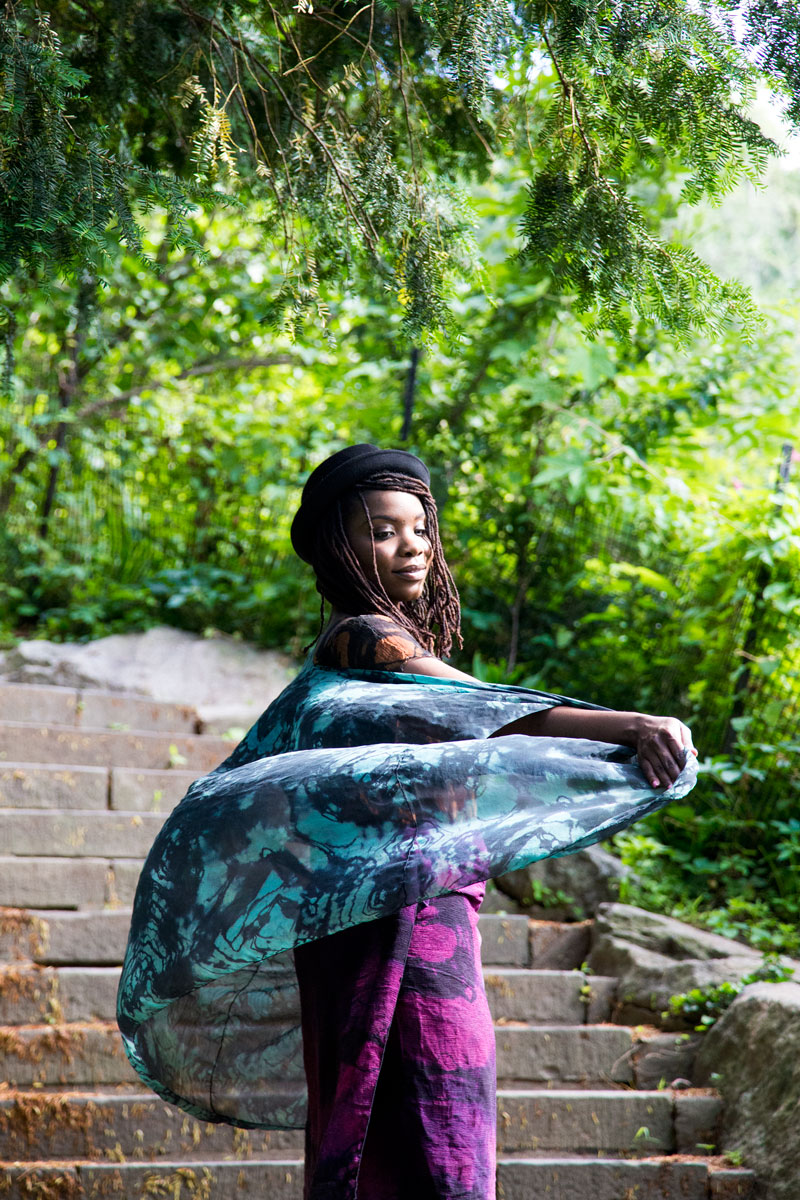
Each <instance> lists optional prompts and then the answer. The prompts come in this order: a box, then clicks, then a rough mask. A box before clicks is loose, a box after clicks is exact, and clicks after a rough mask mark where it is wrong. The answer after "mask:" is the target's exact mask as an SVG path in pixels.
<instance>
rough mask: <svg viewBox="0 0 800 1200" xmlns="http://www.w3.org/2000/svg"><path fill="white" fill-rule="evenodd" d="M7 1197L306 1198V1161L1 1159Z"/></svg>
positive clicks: (135, 1199) (137, 1199)
mask: <svg viewBox="0 0 800 1200" xmlns="http://www.w3.org/2000/svg"><path fill="white" fill-rule="evenodd" d="M0 1171H1V1172H2V1173H3V1175H4V1176H5V1179H4V1185H3V1200H31V1197H41V1198H42V1200H56V1197H58V1200H145V1197H147V1198H148V1200H149V1198H152V1200H243V1198H246V1197H252V1200H266V1198H268V1200H302V1195H303V1163H302V1160H300V1159H297V1158H295V1159H291V1160H286V1161H279V1162H265V1161H262V1162H243V1161H236V1160H234V1161H232V1162H224V1161H218V1160H209V1161H199V1162H181V1161H180V1160H179V1159H178V1160H167V1161H165V1162H163V1163H158V1164H153V1163H125V1162H110V1163H96V1162H81V1163H75V1162H63V1163H52V1164H48V1163H39V1162H34V1163H25V1164H23V1165H20V1164H19V1163H0Z"/></svg>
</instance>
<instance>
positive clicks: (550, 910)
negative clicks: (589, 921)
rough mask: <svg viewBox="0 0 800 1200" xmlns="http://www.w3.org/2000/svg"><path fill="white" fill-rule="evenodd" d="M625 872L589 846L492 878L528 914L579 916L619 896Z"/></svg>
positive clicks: (611, 858)
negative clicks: (561, 856) (573, 852)
mask: <svg viewBox="0 0 800 1200" xmlns="http://www.w3.org/2000/svg"><path fill="white" fill-rule="evenodd" d="M627 875H628V868H627V867H624V866H623V865H622V863H621V862H620V861H619V859H618V858H615V857H614V855H613V854H609V853H608V851H607V850H603V849H602V847H600V846H589V848H588V849H587V850H579V851H578V852H577V853H576V854H568V855H566V856H565V857H564V858H545V859H542V861H541V862H536V863H531V865H530V866H528V867H522V868H521V869H520V870H519V871H509V872H508V874H507V875H501V876H500V877H499V878H498V879H496V880H495V883H496V884H497V887H498V888H499V890H500V891H501V892H503V893H505V895H506V896H508V897H510V898H511V899H512V900H514V901H515V902H516V904H517V905H518V906H519V907H520V908H521V909H524V910H525V911H527V912H529V913H531V915H532V916H546V917H551V918H552V919H554V920H575V919H576V918H577V919H578V920H580V919H581V918H583V917H588V916H591V915H592V913H594V912H595V911H596V910H597V907H598V905H600V904H603V903H605V902H607V901H610V900H616V899H617V897H618V896H619V885H620V881H621V880H622V879H624V878H626V876H627Z"/></svg>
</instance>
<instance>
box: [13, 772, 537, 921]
mask: <svg viewBox="0 0 800 1200" xmlns="http://www.w3.org/2000/svg"><path fill="white" fill-rule="evenodd" d="M196 778H197V772H196V771H181V770H175V769H172V768H168V769H166V770H155V769H151V768H138V769H137V768H135V767H112V768H110V769H109V768H108V767H71V766H69V765H65V764H62V763H44V764H42V763H38V764H33V765H31V764H30V763H25V762H8V761H6V762H3V763H0V808H6V809H16V808H38V809H47V810H53V809H61V810H67V811H69V810H72V809H109V808H112V809H116V810H119V811H123V812H161V813H168V812H171V811H172V809H173V808H174V807H175V805H176V804H177V803H178V801H179V800H181V799H182V798H183V796H184V795H185V793H186V791H187V789H188V787H189V784H190V783H191V782H192V780H194V779H196ZM522 920H525V918H524V917H523V918H522Z"/></svg>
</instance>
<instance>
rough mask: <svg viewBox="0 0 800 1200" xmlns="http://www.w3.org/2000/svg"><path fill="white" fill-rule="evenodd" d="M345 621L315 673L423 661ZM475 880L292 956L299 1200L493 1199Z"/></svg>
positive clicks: (413, 647) (394, 638)
mask: <svg viewBox="0 0 800 1200" xmlns="http://www.w3.org/2000/svg"><path fill="white" fill-rule="evenodd" d="M426 655H427V651H425V650H424V649H423V648H422V647H421V646H420V645H419V644H418V643H417V642H416V641H414V639H413V638H411V637H410V636H409V635H408V634H406V632H405V630H401V629H399V628H398V627H397V626H396V625H393V624H392V623H391V622H389V621H385V622H384V621H383V620H381V619H380V618H375V617H370V618H358V617H356V618H351V619H350V620H347V621H345V622H343V623H342V624H341V625H339V626H337V627H336V630H335V632H334V635H333V637H332V638H328V639H327V640H326V641H325V642H324V643H323V644H322V645H321V647H320V649H319V650H318V652H317V655H316V661H317V662H318V663H319V664H320V665H321V666H331V667H336V668H340V669H342V668H344V669H348V668H351V669H352V668H358V669H361V670H375V669H385V670H390V671H398V670H402V669H403V664H404V663H406V662H408V661H409V660H410V659H414V658H419V657H422V656H426ZM485 890H486V885H485V884H484V883H476V884H471V885H469V886H468V887H465V888H461V889H459V890H458V891H456V892H451V893H449V894H448V895H444V896H439V897H437V898H436V899H432V900H420V901H418V902H417V903H416V904H410V905H408V906H407V907H406V908H403V909H401V910H400V912H398V913H396V914H394V915H393V916H390V917H384V918H382V919H381V920H378V921H370V922H369V923H368V924H366V925H359V926H355V927H354V928H352V929H347V930H344V931H343V932H342V933H337V934H334V935H333V936H331V937H328V938H323V939H321V940H320V941H316V942H310V943H308V944H307V945H305V946H301V947H299V948H298V949H297V950H295V967H296V969H297V978H298V983H299V985H300V1004H301V1013H302V1026H303V1048H304V1061H305V1069H306V1080H307V1084H308V1119H307V1125H306V1190H305V1196H306V1197H307V1200H351V1198H354V1197H356V1196H358V1197H363V1198H364V1200H408V1198H409V1197H412V1196H413V1197H414V1200H489V1198H493V1197H494V1195H495V1094H496V1077H495V1043H494V1029H493V1026H492V1019H491V1015H490V1012H489V1005H488V1002H487V999H486V993H485V990H484V986H483V974H482V970H481V957H480V935H479V933H478V910H479V908H480V906H481V901H482V900H483V897H484V893H485Z"/></svg>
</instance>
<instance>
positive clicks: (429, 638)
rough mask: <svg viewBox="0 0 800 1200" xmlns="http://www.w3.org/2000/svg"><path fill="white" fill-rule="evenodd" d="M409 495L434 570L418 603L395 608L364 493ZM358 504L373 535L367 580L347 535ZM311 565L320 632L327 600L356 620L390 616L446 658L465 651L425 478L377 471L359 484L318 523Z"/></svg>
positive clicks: (455, 597) (458, 610)
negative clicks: (416, 504)
mask: <svg viewBox="0 0 800 1200" xmlns="http://www.w3.org/2000/svg"><path fill="white" fill-rule="evenodd" d="M375 491H377V492H410V493H411V495H413V496H418V497H419V500H420V503H421V504H422V508H423V511H424V513H425V521H426V529H427V537H428V540H429V541H430V544H431V549H432V551H433V554H432V555H431V563H430V569H429V571H428V576H427V578H426V580H425V587H424V589H423V592H422V595H421V596H420V597H419V599H417V600H410V601H401V602H399V603H398V604H395V603H394V601H392V600H390V599H389V597H388V595H387V594H386V590H385V588H384V586H383V584H382V583H381V581H380V579H379V577H378V569H377V564H376V562H375V550H374V546H375V542H374V531H373V528H372V519H371V517H370V514H369V509H368V508H367V504H366V501H365V499H364V492H375ZM354 500H356V501H357V502H360V503H361V505H362V506H363V509H364V512H365V514H366V517H367V521H368V524H369V530H370V534H371V535H373V572H372V575H371V576H370V575H367V573H366V572H365V571H364V568H363V567H362V566H361V564H360V562H359V561H358V559H357V558H356V555H355V553H354V552H353V547H352V546H351V545H350V540H349V538H348V536H347V530H346V526H345V520H346V517H347V515H348V513H349V511H350V509H351V507H352V504H353V501H354ZM311 565H312V566H313V568H314V574H315V575H316V577H317V591H318V592H319V594H320V596H321V598H322V602H321V604H320V628H319V633H318V634H317V637H319V635H320V633H321V632H322V626H323V624H324V619H325V617H324V614H325V601H326V600H327V601H328V602H329V603H330V604H332V605H333V606H334V608H338V609H339V610H340V611H341V612H346V613H349V614H351V615H352V616H360V615H362V614H364V613H381V614H382V615H384V616H387V617H391V618H392V619H393V620H395V621H396V622H397V623H398V624H399V625H402V626H403V628H405V629H407V630H408V631H409V633H411V634H412V635H413V636H414V637H415V638H416V639H417V641H418V642H419V643H420V644H421V645H422V646H424V647H425V649H426V650H430V651H432V652H433V653H434V654H438V655H440V656H446V655H448V654H449V653H450V651H451V649H452V647H453V642H454V641H455V642H456V644H457V645H458V647H459V648H460V647H461V646H463V641H462V639H461V606H460V604H459V599H458V590H457V589H456V585H455V582H454V580H453V576H452V575H451V574H450V569H449V567H448V566H447V563H446V562H445V557H444V551H443V550H442V543H441V540H440V538H439V522H438V520H437V517H436V501H435V500H434V498H433V496H432V495H431V491H430V488H428V487H427V486H426V484H424V483H423V482H422V480H421V479H414V478H412V477H411V476H410V475H400V474H398V473H396V472H394V471H376V472H374V473H373V474H371V475H367V476H365V477H364V478H363V479H361V480H359V482H358V483H357V484H355V485H354V486H353V487H352V488H351V489H350V490H349V491H348V492H346V493H345V495H344V496H341V497H340V498H339V499H338V500H337V501H336V502H335V503H334V504H333V505H332V506H331V508H330V509H329V511H328V512H327V514H326V515H325V517H324V518H323V519H322V520H321V521H320V523H319V525H318V527H317V530H316V536H315V540H314V550H313V554H312V558H311Z"/></svg>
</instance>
